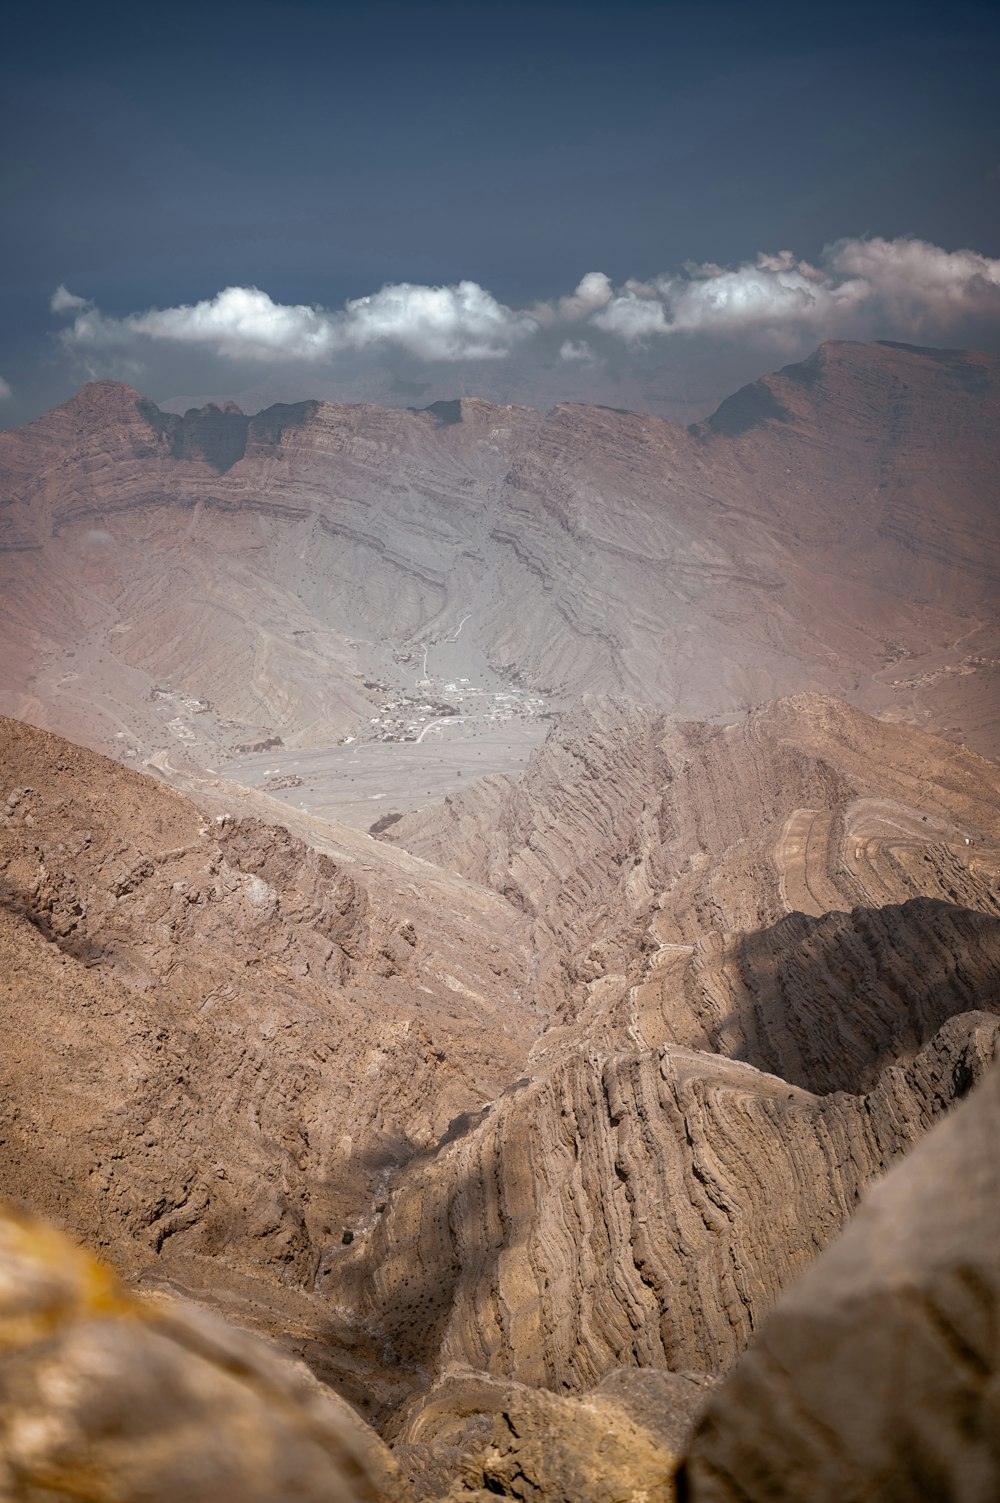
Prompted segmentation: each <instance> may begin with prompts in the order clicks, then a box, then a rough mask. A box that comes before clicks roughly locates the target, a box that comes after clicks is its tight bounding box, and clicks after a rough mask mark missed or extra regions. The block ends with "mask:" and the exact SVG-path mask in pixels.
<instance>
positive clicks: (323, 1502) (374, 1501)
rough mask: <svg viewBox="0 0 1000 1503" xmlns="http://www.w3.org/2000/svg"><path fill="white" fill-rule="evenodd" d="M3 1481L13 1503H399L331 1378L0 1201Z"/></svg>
mask: <svg viewBox="0 0 1000 1503" xmlns="http://www.w3.org/2000/svg"><path fill="white" fill-rule="evenodd" d="M0 1490H2V1493H3V1496H4V1498H5V1499H10V1500H11V1503H33V1500H35V1499H38V1498H41V1497H44V1498H46V1499H51V1500H52V1503H69V1500H71V1499H73V1500H81V1499H82V1500H85V1503H120V1500H123V1499H138V1498H142V1499H144V1500H147V1503H175V1500H176V1499H178V1498H184V1499H185V1500H188V1503H277V1500H278V1499H281V1500H282V1503H331V1500H336V1503H404V1500H405V1499H406V1498H407V1497H408V1496H409V1493H408V1489H407V1488H406V1486H405V1483H404V1482H403V1480H402V1478H401V1476H400V1473H399V1469H398V1467H397V1466H396V1465H395V1463H394V1462H393V1460H392V1457H391V1455H390V1454H389V1452H388V1450H387V1449H386V1448H385V1446H383V1445H382V1444H381V1443H380V1442H379V1440H378V1438H377V1437H376V1436H375V1434H374V1432H372V1431H370V1430H369V1429H368V1427H367V1426H366V1425H365V1424H364V1423H363V1422H362V1421H361V1420H360V1419H358V1417H357V1416H356V1415H355V1414H354V1413H353V1411H352V1410H351V1409H350V1407H349V1405H347V1404H346V1403H344V1401H343V1400H342V1399H338V1398H337V1397H336V1395H334V1394H332V1393H331V1392H330V1391H329V1390H323V1389H322V1388H321V1387H320V1386H319V1385H318V1384H317V1383H315V1381H313V1380H310V1378H309V1375H308V1373H306V1372H305V1371H302V1370H300V1371H296V1370H295V1369H294V1368H292V1367H291V1366H290V1365H288V1364H287V1363H283V1362H279V1361H278V1360H276V1358H275V1357H274V1355H273V1354H271V1353H269V1352H268V1351H267V1350H266V1349H265V1348H264V1347H263V1346H262V1345H261V1344H259V1343H257V1342H254V1341H251V1340H249V1339H248V1338H247V1337H245V1336H242V1335H240V1334H239V1333H237V1332H236V1331H233V1330H231V1329H229V1328H228V1327H226V1326H225V1325H223V1323H222V1322H221V1321H217V1320H211V1319H209V1318H207V1317H206V1316H204V1315H202V1314H200V1313H199V1312H198V1311H196V1310H193V1309H191V1308H190V1307H187V1306H184V1305H182V1304H180V1303H178V1302H176V1301H166V1300H157V1301H155V1302H152V1301H140V1300H137V1299H136V1298H134V1297H133V1296H132V1295H130V1294H128V1293H127V1292H126V1291H125V1290H124V1289H123V1288H122V1287H121V1286H120V1285H119V1284H118V1283H117V1282H116V1280H115V1279H114V1277H113V1276H112V1275H111V1274H110V1273H109V1272H108V1271H107V1270H106V1269H105V1268H103V1267H102V1266H101V1265H100V1264H99V1263H97V1262H96V1260H95V1259H93V1258H92V1257H91V1256H90V1255H89V1254H88V1253H86V1252H84V1251H82V1250H81V1249H79V1248H77V1247H74V1246H73V1244H72V1243H71V1242H69V1241H68V1240H67V1239H66V1238H65V1237H63V1236H61V1235H60V1234H59V1233H57V1232H56V1231H55V1230H54V1229H52V1228H51V1227H49V1226H46V1225H44V1224H43V1223H40V1222H38V1221H34V1220H30V1219H27V1218H24V1217H22V1216H19V1215H17V1214H16V1213H15V1212H12V1211H10V1210H9V1209H7V1208H0Z"/></svg>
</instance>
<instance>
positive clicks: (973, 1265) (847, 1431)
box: [679, 1069, 1000, 1503]
mask: <svg viewBox="0 0 1000 1503" xmlns="http://www.w3.org/2000/svg"><path fill="white" fill-rule="evenodd" d="M998 1144H1000V1070H996V1069H994V1070H993V1071H992V1072H991V1073H990V1074H989V1075H988V1076H987V1078H986V1079H985V1080H984V1081H983V1082H982V1084H981V1085H980V1086H979V1087H978V1088H977V1090H976V1091H975V1093H974V1095H973V1096H972V1099H971V1100H970V1101H968V1102H967V1103H966V1104H964V1105H963V1106H962V1107H961V1108H960V1109H959V1110H958V1111H956V1112H955V1114H954V1116H952V1117H951V1118H950V1119H949V1120H948V1121H947V1122H945V1123H943V1124H942V1125H941V1126H940V1127H937V1128H935V1130H934V1132H933V1133H931V1135H930V1136H929V1137H928V1138H927V1139H926V1141H925V1142H923V1143H921V1144H920V1145H919V1146H918V1147H917V1148H916V1149H915V1150H914V1152H913V1154H912V1156H910V1157H909V1158H907V1159H906V1160H905V1162H904V1163H902V1164H901V1165H900V1166H899V1167H898V1168H897V1169H895V1170H894V1171H893V1173H891V1174H890V1175H889V1176H888V1178H887V1179H885V1180H884V1181H883V1182H882V1183H880V1184H879V1185H877V1186H876V1188H875V1189H874V1190H873V1191H872V1193H871V1194H870V1195H869V1196H868V1197H867V1199H866V1201H865V1203H864V1204H863V1205H862V1207H861V1209H860V1211H859V1212H858V1214H857V1216H856V1217H855V1218H854V1220H853V1222H852V1223H851V1225H850V1226H849V1227H848V1229H847V1231H846V1232H845V1233H844V1235H843V1237H841V1238H840V1240H839V1241H838V1242H836V1243H835V1244H834V1245H833V1246H832V1247H831V1248H829V1249H828V1250H827V1251H826V1252H825V1253H824V1254H823V1256H822V1257H821V1258H820V1259H819V1261H818V1262H817V1264H816V1265H815V1266H814V1267H813V1268H812V1269H810V1271H809V1272H808V1273H806V1274H805V1275H804V1277H803V1278H802V1279H801V1280H800V1281H799V1282H798V1283H797V1284H796V1285H794V1287H793V1288H792V1289H790V1290H789V1291H788V1292H787V1293H786V1294H785V1296H784V1297H783V1298H782V1300H781V1301H780V1303H779V1305H778V1307H777V1309H776V1310H775V1312H774V1314H773V1315H772V1316H771V1318H770V1319H769V1320H768V1321H767V1323H766V1324H765V1326H764V1328H763V1330H762V1331H761V1332H760V1334H759V1336H758V1337H757V1340H756V1341H755V1343H754V1345H753V1347H752V1349H751V1350H750V1352H748V1353H747V1355H746V1357H744V1359H743V1361H742V1362H741V1363H740V1364H739V1367H738V1368H737V1369H736V1371H735V1372H734V1373H733V1374H732V1375H731V1376H730V1377H729V1378H728V1379H727V1380H726V1381H725V1382H724V1383H723V1384H722V1385H721V1387H720V1388H719V1390H718V1391H717V1393H716V1394H715V1395H714V1397H713V1398H711V1399H710V1401H709V1407H708V1410H707V1413H706V1414H705V1416H704V1418H703V1420H702V1421H701V1424H700V1426H699V1428H698V1430H697V1431H696V1434H695V1436H694V1438H693V1440H692V1442H691V1445H690V1449H689V1451H688V1455H687V1458H686V1461H685V1464H684V1468H683V1471H682V1474H681V1478H680V1488H679V1495H680V1497H681V1498H683V1499H688V1500H692V1503H703V1500H704V1503H716V1500H718V1503H722V1500H731V1499H737V1498H738V1499H740V1500H741V1503H743V1500H748V1503H749V1500H760V1503H765V1500H766V1503H784V1500H788V1503H792V1500H796V1503H797V1500H799V1499H802V1498H810V1499H815V1500H816V1503H826V1500H829V1503H834V1500H840V1499H842V1498H851V1499H856V1500H858V1503H865V1500H868V1499H872V1500H875V1499H882V1498H887V1497H892V1498H893V1499H899V1500H900V1503H903V1500H909V1499H912V1500H914V1503H916V1500H918V1499H925V1498H930V1497H934V1498H955V1499H963V1500H967V1503H986V1500H987V1499H991V1498H995V1497H996V1496H997V1494H998V1492H1000V1427H998V1425H997V1405H998V1399H1000V1343H998V1340H997V1319H998V1306H1000V1152H998Z"/></svg>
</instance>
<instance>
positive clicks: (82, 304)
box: [49, 282, 93, 313]
mask: <svg viewBox="0 0 1000 1503" xmlns="http://www.w3.org/2000/svg"><path fill="white" fill-rule="evenodd" d="M92 306H93V304H92V303H90V302H89V301H88V299H87V298H85V297H77V296H76V294H75V293H73V292H70V291H69V289H68V288H67V287H65V286H64V285H63V283H62V282H60V283H59V286H58V287H57V288H56V290H55V292H54V293H53V294H52V296H51V298H50V299H49V307H50V308H51V309H52V312H53V313H75V312H76V311H77V310H78V309H81V308H90V307H92Z"/></svg>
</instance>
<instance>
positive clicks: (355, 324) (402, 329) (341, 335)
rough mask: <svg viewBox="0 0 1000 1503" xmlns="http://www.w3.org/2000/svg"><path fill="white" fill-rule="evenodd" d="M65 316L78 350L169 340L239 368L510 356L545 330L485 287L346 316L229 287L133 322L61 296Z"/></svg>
mask: <svg viewBox="0 0 1000 1503" xmlns="http://www.w3.org/2000/svg"><path fill="white" fill-rule="evenodd" d="M52 308H53V311H55V312H73V313H74V314H75V317H74V319H73V322H72V323H71V324H70V325H69V326H68V327H67V328H66V329H65V330H64V331H63V334H62V338H63V340H64V341H65V343H66V344H67V345H70V346H78V347H83V346H89V347H105V348H110V347H113V346H122V345H127V344H129V343H131V342H132V341H143V340H152V341H156V340H163V341H168V342H170V343H172V344H177V345H187V346H202V347H205V348H207V349H209V350H211V351H212V352H213V353H214V354H216V355H220V356H222V357H224V358H226V359H230V360H244V361H264V362H277V361H305V362H307V363H315V362H317V361H320V360H326V359H328V358H329V357H331V356H333V355H335V354H336V353H337V352H338V351H340V350H351V349H353V350H360V349H367V348H369V347H370V346H372V345H377V344H395V345H398V346H400V347H402V348H403V349H406V350H409V351H410V352H411V353H412V354H415V355H418V356H420V357H421V358H422V359H424V360H487V359H495V358H499V357H502V356H504V355H506V354H507V352H508V351H509V350H510V349H511V348H512V347H513V346H514V345H515V344H516V343H518V342H519V341H520V340H521V339H523V338H524V337H525V336H526V335H528V334H531V333H533V332H534V330H535V329H536V328H537V327H538V325H537V323H536V322H535V320H534V319H533V318H531V317H530V316H529V315H528V314H523V313H522V314H518V313H513V312H512V311H511V310H510V309H509V308H506V307H504V305H503V304H502V303H499V302H497V300H496V299H495V298H494V297H493V296H492V295H491V294H490V293H488V292H486V291H484V289H483V288H482V287H480V286H479V285H478V284H477V283H476V282H460V283H459V284H458V285H457V286H456V287H421V286H415V285H413V284H412V283H409V282H403V283H401V284H399V285H397V286H390V287H383V288H382V290H381V292H377V293H374V294H373V295H372V296H370V297H361V298H354V299H352V300H351V301H349V302H348V303H346V304H345V305H344V308H343V309H342V310H341V311H339V312H329V311H328V310H326V309H323V308H311V307H308V306H306V305H305V304H301V303H299V304H285V303H276V302H274V300H273V299H272V298H271V297H269V296H268V294H267V293H266V292H261V291H260V290H259V288H256V287H227V288H225V289H224V291H222V292H219V293H217V294H216V295H215V297H213V298H208V299H205V300H204V301H203V302H200V303H193V304H182V305H181V306H180V307H177V308H151V309H149V310H148V311H147V312H145V313H130V314H128V315H127V316H126V317H124V318H111V317H108V316H107V315H105V314H103V313H102V312H101V311H100V309H98V308H96V307H95V306H94V304H93V303H91V302H89V301H88V300H87V299H86V298H81V297H77V296H75V295H74V294H73V293H71V292H68V291H67V290H66V288H65V287H60V288H59V289H58V290H57V292H56V293H55V294H54V295H53V298H52Z"/></svg>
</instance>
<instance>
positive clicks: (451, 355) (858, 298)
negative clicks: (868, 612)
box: [52, 238, 1000, 370]
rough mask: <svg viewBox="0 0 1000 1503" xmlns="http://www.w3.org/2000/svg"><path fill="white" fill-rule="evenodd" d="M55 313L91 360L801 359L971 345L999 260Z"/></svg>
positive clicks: (690, 272) (733, 270) (58, 300)
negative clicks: (756, 348) (538, 292)
mask: <svg viewBox="0 0 1000 1503" xmlns="http://www.w3.org/2000/svg"><path fill="white" fill-rule="evenodd" d="M52 309H53V311H54V312H55V313H57V314H63V315H70V322H69V323H68V324H67V325H66V326H65V327H64V329H63V330H62V332H61V336H60V337H61V338H62V339H63V341H64V343H65V344H66V345H67V347H69V348H71V349H73V350H74V351H75V352H76V353H77V355H78V356H79V357H80V358H82V359H84V360H87V361H89V362H90V365H89V366H88V369H93V368H94V367H96V366H97V365H100V364H101V363H103V364H104V365H105V366H107V367H108V369H109V370H110V369H111V366H112V365H115V369H116V370H117V369H120V368H122V362H123V361H124V362H128V361H132V362H135V361H136V360H137V359H142V360H148V359H149V357H150V352H151V350H152V348H153V347H155V346H156V345H158V344H159V345H160V346H161V347H162V346H164V345H170V346H172V347H174V348H176V349H180V350H184V349H187V350H201V351H204V352H206V353H208V354H210V355H212V356H217V357H222V358H223V359H225V360H228V361H232V362H241V361H242V362H244V363H260V362H264V363H277V362H285V363H299V364H303V365H309V366H316V365H317V364H319V363H321V362H326V363H333V362H335V360H336V357H337V356H338V355H340V354H343V353H345V352H349V351H365V350H373V349H374V350H379V349H389V348H395V349H397V350H401V351H405V352H406V353H408V354H409V355H411V356H415V357H417V358H418V359H422V360H426V361H441V362H455V361H485V360H490V361H493V360H499V359H502V358H503V357H505V356H507V355H509V354H510V353H511V352H513V351H514V350H518V349H521V350H523V351H525V352H528V351H530V349H531V347H532V340H533V339H535V338H536V337H537V338H539V339H540V341H541V346H540V347H543V348H545V349H547V350H548V351H549V352H551V351H552V350H553V349H554V348H555V347H556V344H555V341H556V340H559V339H561V341H562V342H561V344H560V345H559V346H558V349H559V356H560V359H561V360H562V361H564V362H574V361H576V362H583V361H587V360H594V359H596V358H598V356H599V354H600V351H601V348H602V346H603V348H604V349H605V350H606V349H607V346H608V342H609V341H611V342H620V343H622V344H624V345H625V346H626V347H628V348H629V349H631V350H633V351H634V350H636V349H637V348H638V347H642V346H648V345H649V344H651V343H653V342H659V341H663V340H665V339H668V338H677V337H686V338H692V337H694V336H698V337H700V338H701V339H704V340H708V341H710V342H712V343H716V344H717V343H718V342H719V341H723V340H727V339H728V340H739V339H744V338H749V339H752V340H753V341H754V342H755V343H756V344H759V345H762V346H766V347H768V348H770V349H772V350H780V351H782V352H783V353H788V354H789V355H790V356H791V355H793V354H794V353H795V352H796V350H799V349H805V348H807V347H808V346H810V345H813V344H816V343H819V342H820V341H821V340H823V339H830V338H855V339H868V338H895V339H902V340H907V339H913V338H918V339H923V340H924V341H925V342H935V341H938V342H942V341H943V342H947V341H948V339H949V338H950V337H952V338H953V337H956V336H957V337H960V338H962V339H964V340H968V339H970V338H971V339H973V340H974V339H975V337H976V333H977V330H978V329H980V328H986V327H987V326H988V327H989V328H991V329H994V330H1000V261H995V260H990V259H989V258H988V257H986V256H982V255H979V254H978V253H976V252H975V251H970V250H958V251H946V250H943V249H941V248H940V247H939V246H935V245H929V244H927V243H926V242H925V241H921V240H913V239H898V240H884V239H877V238H876V239H869V240H843V241H839V242H837V243H836V244H834V245H832V246H829V247H828V248H827V249H826V250H825V251H824V253H823V255H822V256H821V258H820V261H819V264H818V265H812V264H810V263H809V262H807V261H803V260H801V259H798V258H796V256H795V255H794V253H793V252H792V251H790V250H781V251H778V252H776V253H770V252H767V253H765V252H762V253H761V254H760V255H758V256H757V257H756V258H755V259H754V260H753V261H748V262H745V263H743V264H742V265H739V266H735V267H724V266H719V265H716V264H715V263H713V262H706V263H702V264H700V265H688V266H686V267H685V268H684V269H683V270H682V271H680V272H677V273H666V274H664V275H662V276H659V277H654V278H652V279H649V280H646V281H635V280H628V281H625V282H623V283H622V284H621V285H620V286H615V285H613V284H612V282H611V279H610V278H609V277H608V276H607V275H606V274H605V273H604V272H600V271H593V272H588V273H587V274H586V276H584V277H582V278H581V280H580V281H579V283H578V284H577V286H576V287H575V289H574V290H573V291H572V292H571V293H568V294H567V295H566V296H564V297H561V298H557V299H553V300H550V301H548V302H544V303H538V304H535V305H534V306H533V307H530V308H527V309H523V310H520V311H518V310H515V309H512V308H509V307H507V306H506V305H505V304H503V303H501V302H499V301H498V299H497V298H495V297H494V296H493V294H492V293H490V292H488V291H487V290H486V289H485V288H483V287H481V286H480V285H479V283H477V282H471V281H463V282H459V283H457V284H456V285H454V286H447V287H427V286H422V285H419V284H416V283H412V282H401V283H397V284H394V285H390V286H386V287H383V288H382V289H381V291H379V292H375V293H372V294H371V295H370V296H367V297H359V298H352V299H350V300H349V301H348V302H346V303H345V304H344V306H343V307H342V308H340V309H334V310H331V309H326V308H321V307H311V306H308V305H306V304H302V303H298V304H285V303H277V302H275V301H274V300H273V299H272V298H271V297H270V296H269V295H268V294H267V293H266V292H262V291H261V290H260V289H258V288H255V287H227V288H225V289H224V290H223V291H222V292H219V293H217V294H216V295H215V296H214V297H212V298H207V299H205V300H203V301H202V302H198V303H193V304H183V305H181V306H179V307H175V308H151V309H149V310H147V311H146V312H143V313H130V314H127V315H125V316H124V317H121V318H117V317H112V316H109V315H107V314H105V313H103V312H102V311H101V310H100V309H99V308H98V307H97V306H96V305H95V304H94V303H93V302H91V301H90V300H89V299H87V298H85V297H81V296H78V295H77V294H75V293H73V292H70V291H68V290H67V288H66V287H64V286H61V287H59V288H57V290H56V292H55V293H54V294H53V297H52ZM977 320H978V323H977ZM548 331H551V335H550V333H549V332H548ZM549 358H551V353H550V355H549Z"/></svg>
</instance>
